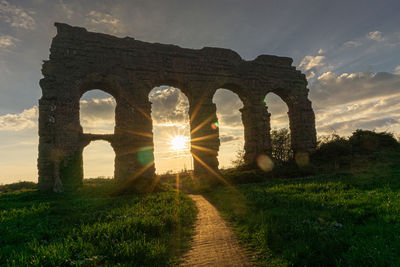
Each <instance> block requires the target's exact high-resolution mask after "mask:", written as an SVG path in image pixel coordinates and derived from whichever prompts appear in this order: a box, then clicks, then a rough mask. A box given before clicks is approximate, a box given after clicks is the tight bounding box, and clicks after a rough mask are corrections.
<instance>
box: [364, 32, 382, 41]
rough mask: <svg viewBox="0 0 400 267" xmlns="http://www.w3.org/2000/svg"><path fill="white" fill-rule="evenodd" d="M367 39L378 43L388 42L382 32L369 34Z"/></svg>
mask: <svg viewBox="0 0 400 267" xmlns="http://www.w3.org/2000/svg"><path fill="white" fill-rule="evenodd" d="M367 38H368V39H370V40H374V41H377V42H383V41H385V40H386V38H384V37H383V36H382V32H380V31H373V32H369V33H368V34H367Z"/></svg>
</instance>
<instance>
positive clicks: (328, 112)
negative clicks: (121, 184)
mask: <svg viewBox="0 0 400 267" xmlns="http://www.w3.org/2000/svg"><path fill="white" fill-rule="evenodd" d="M398 10H400V2H399V1H398V0H393V1H390V0H382V1H375V0H374V1H370V0H362V1H361V0H357V1H352V0H346V1H341V0H337V1H326V0H302V1H300V0H260V1H255V0H254V1H253V0H246V1H244V0H242V1H239V0H229V1H228V0H213V1H209V0H203V1H191V0H180V1H178V0H176V1H172V0H160V1H150V0H143V1H135V0H131V1H122V0H121V1H118V0H116V1H94V0H86V1H74V0H31V1H18V0H0V184H2V183H3V184H6V183H10V182H15V181H18V180H30V181H36V180H37V169H36V162H37V146H38V135H37V117H38V109H37V105H38V99H39V98H40V97H41V89H40V87H39V80H40V79H41V78H42V74H41V71H40V70H41V64H42V61H43V60H46V59H48V56H49V48H50V43H51V40H52V38H53V37H54V36H55V34H56V29H55V27H54V26H53V25H54V22H56V21H57V22H64V23H68V24H71V25H74V26H81V27H85V28H87V29H88V30H89V31H95V32H103V33H108V34H112V35H116V36H118V37H125V36H131V37H134V38H135V39H138V40H142V41H147V42H158V43H167V44H176V45H179V46H181V47H187V48H202V47H204V46H211V47H224V48H230V49H233V50H235V51H236V52H238V53H239V54H240V55H241V57H242V58H243V59H245V60H252V59H254V58H256V57H257V56H258V55H260V54H270V55H278V56H288V57H292V58H293V60H294V63H293V64H294V66H296V67H297V68H298V69H299V70H301V71H303V73H305V74H306V75H307V78H308V81H309V85H308V88H309V89H310V95H309V96H310V99H311V101H312V103H313V108H314V111H315V113H316V127H317V133H318V135H327V134H331V133H333V132H335V133H337V134H340V135H344V136H347V135H350V134H351V133H352V131H354V130H356V129H357V128H362V129H370V130H376V131H388V132H393V133H394V134H395V135H396V136H398V135H399V134H400V104H399V103H400V27H399V25H400V16H399V15H398ZM149 99H150V100H151V102H152V103H153V106H152V118H153V132H154V143H155V148H154V149H155V164H156V170H157V172H158V173H162V172H166V171H168V170H180V169H185V168H186V169H190V168H191V166H192V158H191V156H190V154H189V151H188V150H189V149H188V147H187V146H186V147H183V148H181V149H179V151H177V150H174V149H173V148H172V147H171V139H173V137H174V136H177V135H182V136H186V137H187V135H188V132H189V128H188V123H187V122H188V115H187V109H188V103H187V99H186V97H185V96H184V95H183V94H182V93H181V92H180V90H179V88H172V87H169V86H168V85H166V86H163V87H160V88H155V89H154V90H153V91H152V92H151V93H150V95H149ZM213 101H214V103H216V105H217V115H218V120H219V122H220V135H221V147H220V153H219V161H220V167H229V165H230V164H231V160H232V159H234V158H235V155H236V152H237V150H240V149H241V148H243V128H242V127H243V126H242V124H241V118H240V112H239V109H240V107H241V105H242V103H241V102H240V100H239V99H238V97H237V96H236V95H235V94H234V93H232V92H230V91H228V90H224V89H220V90H218V91H217V93H216V94H215V96H214V99H213ZM266 102H267V105H268V107H269V112H270V113H271V114H272V120H271V126H272V128H281V127H288V119H287V114H286V113H287V107H286V106H285V104H284V103H283V102H282V101H281V100H280V99H279V98H278V97H277V96H275V95H270V94H269V95H267V99H266ZM114 108H115V101H114V99H113V98H112V97H111V96H110V95H107V94H105V93H101V92H96V91H93V92H89V93H87V94H85V95H84V96H83V98H82V100H81V124H82V126H83V127H84V130H85V132H93V133H101V132H108V131H111V132H112V129H113V125H114V120H113V118H114V113H113V112H114ZM113 160H114V153H113V151H112V148H111V147H110V145H109V144H107V143H106V142H102V141H98V142H94V143H93V144H90V145H89V146H88V147H86V148H85V150H84V169H85V177H97V176H105V177H109V176H112V172H113Z"/></svg>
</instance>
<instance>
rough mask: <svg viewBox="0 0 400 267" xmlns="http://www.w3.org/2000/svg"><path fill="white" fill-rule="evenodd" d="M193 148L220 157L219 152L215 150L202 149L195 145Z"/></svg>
mask: <svg viewBox="0 0 400 267" xmlns="http://www.w3.org/2000/svg"><path fill="white" fill-rule="evenodd" d="M191 147H193V148H195V149H197V150H201V151H205V152H209V153H211V154H213V155H218V151H217V150H214V149H211V148H206V147H202V146H196V145H193V144H192V145H191Z"/></svg>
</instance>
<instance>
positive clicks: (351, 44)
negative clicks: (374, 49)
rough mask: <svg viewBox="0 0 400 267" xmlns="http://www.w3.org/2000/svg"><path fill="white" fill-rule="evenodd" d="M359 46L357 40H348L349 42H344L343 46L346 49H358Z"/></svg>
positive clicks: (359, 43)
mask: <svg viewBox="0 0 400 267" xmlns="http://www.w3.org/2000/svg"><path fill="white" fill-rule="evenodd" d="M361 44H362V43H361V41H359V40H350V41H347V42H345V43H344V44H343V45H344V46H346V47H359V46H361Z"/></svg>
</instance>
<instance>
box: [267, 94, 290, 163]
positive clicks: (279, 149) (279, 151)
mask: <svg viewBox="0 0 400 267" xmlns="http://www.w3.org/2000/svg"><path fill="white" fill-rule="evenodd" d="M265 103H266V106H267V108H268V111H269V118H270V125H271V132H270V136H271V154H272V157H273V158H274V159H275V160H277V162H278V163H279V162H285V161H289V160H291V159H292V158H293V152H292V147H291V138H290V124H289V116H288V114H289V107H288V105H287V104H286V102H285V101H284V100H283V99H282V98H281V97H280V96H279V95H277V94H275V93H274V92H269V93H267V95H266V96H265ZM278 115H280V117H278ZM286 131H287V132H286ZM273 133H275V138H276V137H277V136H276V135H277V134H278V135H280V136H281V138H278V139H275V140H276V141H277V142H279V145H278V146H274V135H273ZM284 136H287V137H288V138H282V137H284ZM275 144H276V143H275Z"/></svg>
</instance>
